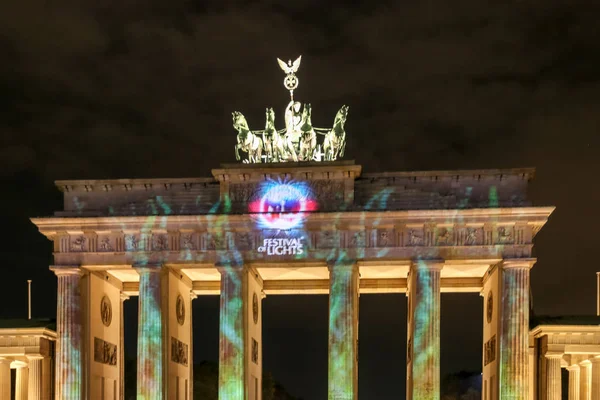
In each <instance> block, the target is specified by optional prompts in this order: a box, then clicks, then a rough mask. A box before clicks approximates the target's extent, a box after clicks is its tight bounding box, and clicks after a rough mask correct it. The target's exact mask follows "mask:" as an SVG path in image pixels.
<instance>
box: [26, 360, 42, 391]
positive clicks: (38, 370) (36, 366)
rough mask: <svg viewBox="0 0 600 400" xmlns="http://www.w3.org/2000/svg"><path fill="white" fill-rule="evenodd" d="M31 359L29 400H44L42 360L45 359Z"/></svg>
mask: <svg viewBox="0 0 600 400" xmlns="http://www.w3.org/2000/svg"><path fill="white" fill-rule="evenodd" d="M28 358H29V385H28V389H27V391H28V393H29V397H28V399H29V400H42V393H43V392H42V360H43V359H44V357H41V356H40V357H28Z"/></svg>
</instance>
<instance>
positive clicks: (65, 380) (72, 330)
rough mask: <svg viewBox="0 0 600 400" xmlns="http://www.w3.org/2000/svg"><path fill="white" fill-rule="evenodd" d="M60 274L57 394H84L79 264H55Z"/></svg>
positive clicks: (77, 398) (71, 397)
mask: <svg viewBox="0 0 600 400" xmlns="http://www.w3.org/2000/svg"><path fill="white" fill-rule="evenodd" d="M50 269H51V270H53V271H54V273H55V274H56V275H57V277H58V299H57V311H56V331H57V332H56V334H57V344H56V347H57V350H56V372H55V374H56V376H55V379H56V398H57V399H61V400H81V399H82V397H83V374H82V349H83V343H82V341H83V337H82V326H81V287H80V285H81V276H82V271H81V270H80V269H79V268H71V267H52V268H50Z"/></svg>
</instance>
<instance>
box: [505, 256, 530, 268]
mask: <svg viewBox="0 0 600 400" xmlns="http://www.w3.org/2000/svg"><path fill="white" fill-rule="evenodd" d="M536 261H537V258H505V259H503V260H502V269H531V268H533V266H534V264H535V263H536Z"/></svg>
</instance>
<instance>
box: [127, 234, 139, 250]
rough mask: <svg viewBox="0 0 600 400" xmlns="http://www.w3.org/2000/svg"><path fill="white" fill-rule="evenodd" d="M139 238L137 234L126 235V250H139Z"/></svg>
mask: <svg viewBox="0 0 600 400" xmlns="http://www.w3.org/2000/svg"><path fill="white" fill-rule="evenodd" d="M138 247H139V239H138V238H137V236H135V235H125V251H137V249H138Z"/></svg>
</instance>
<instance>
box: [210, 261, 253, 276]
mask: <svg viewBox="0 0 600 400" xmlns="http://www.w3.org/2000/svg"><path fill="white" fill-rule="evenodd" d="M215 268H216V269H217V271H219V272H220V273H221V275H223V274H229V273H231V272H236V273H242V272H243V271H246V270H247V269H248V267H247V266H246V265H244V264H242V263H240V264H238V263H223V264H222V263H218V264H215Z"/></svg>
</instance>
